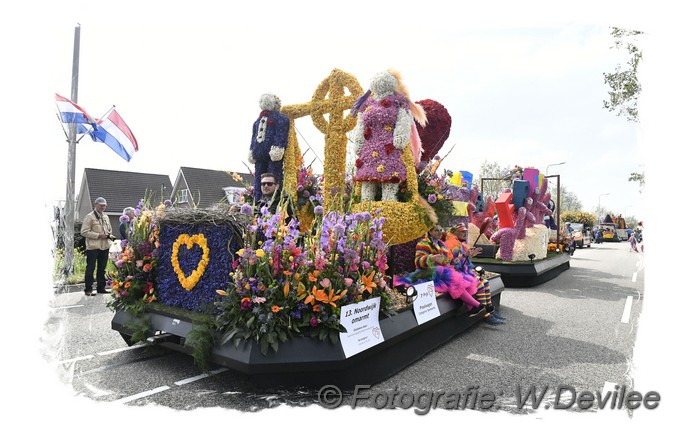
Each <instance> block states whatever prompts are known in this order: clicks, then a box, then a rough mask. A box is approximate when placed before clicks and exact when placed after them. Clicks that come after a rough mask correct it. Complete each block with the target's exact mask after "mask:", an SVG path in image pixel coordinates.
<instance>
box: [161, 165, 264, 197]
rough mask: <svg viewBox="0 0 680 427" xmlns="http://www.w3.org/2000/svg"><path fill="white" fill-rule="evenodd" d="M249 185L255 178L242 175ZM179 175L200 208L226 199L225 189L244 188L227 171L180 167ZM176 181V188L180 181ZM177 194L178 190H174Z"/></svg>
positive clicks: (245, 174) (247, 174)
mask: <svg viewBox="0 0 680 427" xmlns="http://www.w3.org/2000/svg"><path fill="white" fill-rule="evenodd" d="M238 174H239V175H241V177H242V178H243V180H244V182H245V183H246V184H247V185H252V183H253V181H254V180H253V176H252V175H251V174H250V173H241V172H238ZM179 175H183V177H184V180H185V182H186V184H187V187H188V188H189V191H190V192H191V197H192V198H193V200H194V203H196V205H198V206H199V207H208V206H211V205H213V204H215V203H218V202H220V201H223V200H224V198H225V193H224V190H223V188H224V187H236V188H244V184H243V183H241V182H238V181H236V180H235V179H233V178H232V176H231V173H230V172H227V171H225V170H212V169H199V168H191V167H187V166H182V167H180V171H179ZM179 175H178V180H177V181H175V186H177V183H178V181H179ZM174 190H175V192H176V191H177V188H175V189H174Z"/></svg>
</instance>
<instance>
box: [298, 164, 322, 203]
mask: <svg viewBox="0 0 680 427" xmlns="http://www.w3.org/2000/svg"><path fill="white" fill-rule="evenodd" d="M323 181H324V179H323V176H318V175H314V172H312V167H311V166H307V167H304V166H303V167H301V168H300V170H299V171H298V173H297V210H298V211H301V210H307V211H309V212H311V213H313V212H314V208H315V207H316V206H323Z"/></svg>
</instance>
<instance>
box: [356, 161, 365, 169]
mask: <svg viewBox="0 0 680 427" xmlns="http://www.w3.org/2000/svg"><path fill="white" fill-rule="evenodd" d="M354 164H355V165H356V167H358V168H360V167H362V166H363V165H364V161H363V160H361V159H357V161H356V162H354Z"/></svg>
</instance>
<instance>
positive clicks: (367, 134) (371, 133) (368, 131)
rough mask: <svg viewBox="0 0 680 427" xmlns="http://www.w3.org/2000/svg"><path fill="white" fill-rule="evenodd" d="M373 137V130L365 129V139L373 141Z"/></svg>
mask: <svg viewBox="0 0 680 427" xmlns="http://www.w3.org/2000/svg"><path fill="white" fill-rule="evenodd" d="M371 135H373V131H372V130H371V128H366V129H364V139H371Z"/></svg>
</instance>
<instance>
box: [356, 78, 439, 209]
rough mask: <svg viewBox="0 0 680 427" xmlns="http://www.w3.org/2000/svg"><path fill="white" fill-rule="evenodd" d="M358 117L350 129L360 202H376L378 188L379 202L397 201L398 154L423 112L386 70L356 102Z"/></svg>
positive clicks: (401, 176) (402, 171)
mask: <svg viewBox="0 0 680 427" xmlns="http://www.w3.org/2000/svg"><path fill="white" fill-rule="evenodd" d="M357 104H358V105H357V107H358V111H359V115H358V117H357V125H356V127H355V129H354V134H353V138H352V139H353V140H354V143H355V152H356V154H357V160H356V167H357V169H356V175H355V180H356V181H357V182H361V183H362V184H361V200H362V201H372V200H375V199H376V189H377V185H378V184H381V185H382V200H384V201H397V192H398V190H399V184H400V183H402V182H404V181H405V180H406V167H405V165H404V162H403V160H402V157H401V156H402V152H403V150H404V149H405V148H406V147H407V146H408V145H409V143H410V142H411V137H412V135H411V134H412V132H416V133H417V131H416V130H414V129H415V123H414V121H413V118H414V116H415V117H416V120H418V122H419V123H422V124H423V126H424V124H425V123H426V119H425V112H424V110H423V108H422V107H421V106H420V105H417V104H415V103H413V102H411V101H410V100H409V99H408V92H407V90H406V88H405V87H404V85H403V84H402V83H401V76H400V75H399V73H397V72H395V71H392V70H388V71H383V72H380V73H378V74H376V75H375V76H374V77H373V78H372V79H371V83H370V90H369V91H368V92H367V93H366V95H364V96H362V97H361V98H359V100H357Z"/></svg>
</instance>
